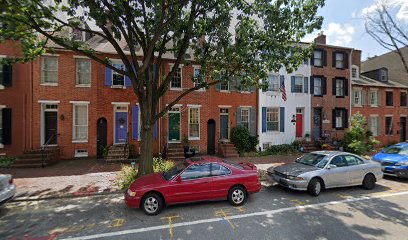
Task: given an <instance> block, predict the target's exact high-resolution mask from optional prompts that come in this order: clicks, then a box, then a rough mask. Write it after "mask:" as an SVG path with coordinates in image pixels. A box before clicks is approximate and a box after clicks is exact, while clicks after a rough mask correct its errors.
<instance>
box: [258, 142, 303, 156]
mask: <svg viewBox="0 0 408 240" xmlns="http://www.w3.org/2000/svg"><path fill="white" fill-rule="evenodd" d="M300 147H301V143H299V142H296V141H295V142H293V143H292V144H281V145H272V146H269V148H268V149H266V150H265V151H263V152H261V153H260V154H259V155H260V156H267V155H282V154H291V153H298V152H299V150H300Z"/></svg>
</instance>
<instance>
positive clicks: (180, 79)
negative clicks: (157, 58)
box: [170, 64, 183, 91]
mask: <svg viewBox="0 0 408 240" xmlns="http://www.w3.org/2000/svg"><path fill="white" fill-rule="evenodd" d="M173 67H174V64H170V71H171V70H172V69H173ZM175 80H176V81H177V82H175ZM173 84H174V85H173ZM182 89H183V66H182V65H179V66H178V69H177V70H176V71H175V73H174V75H173V78H172V79H171V81H170V90H178V91H180V90H182Z"/></svg>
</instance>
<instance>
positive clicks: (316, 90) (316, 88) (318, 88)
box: [313, 77, 323, 96]
mask: <svg viewBox="0 0 408 240" xmlns="http://www.w3.org/2000/svg"><path fill="white" fill-rule="evenodd" d="M322 82H323V81H322V78H321V77H313V95H314V96H322V95H323V91H322V89H323V88H322ZM317 83H319V84H317Z"/></svg>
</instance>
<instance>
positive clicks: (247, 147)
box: [231, 127, 259, 154]
mask: <svg viewBox="0 0 408 240" xmlns="http://www.w3.org/2000/svg"><path fill="white" fill-rule="evenodd" d="M231 141H232V143H234V145H235V147H236V148H237V150H238V152H239V153H241V154H242V153H244V152H250V151H254V150H255V148H256V145H258V143H259V141H258V138H257V137H256V136H251V134H250V133H249V130H248V129H247V128H245V127H235V128H233V129H232V130H231Z"/></svg>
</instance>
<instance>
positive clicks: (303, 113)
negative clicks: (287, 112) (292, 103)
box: [295, 107, 305, 138]
mask: <svg viewBox="0 0 408 240" xmlns="http://www.w3.org/2000/svg"><path fill="white" fill-rule="evenodd" d="M298 110H299V112H298ZM298 114H299V115H302V133H301V136H300V137H298V136H296V133H297V126H298V125H297V124H298V122H297V115H298ZM295 119H296V123H295V138H303V136H304V135H305V110H304V108H302V107H297V108H296V113H295Z"/></svg>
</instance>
